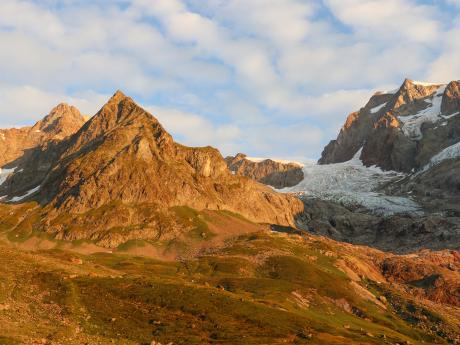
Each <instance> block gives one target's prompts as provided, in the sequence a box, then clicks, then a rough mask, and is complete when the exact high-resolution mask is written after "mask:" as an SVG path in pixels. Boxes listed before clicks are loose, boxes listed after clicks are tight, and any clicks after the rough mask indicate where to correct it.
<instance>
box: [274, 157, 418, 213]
mask: <svg viewBox="0 0 460 345" xmlns="http://www.w3.org/2000/svg"><path fill="white" fill-rule="evenodd" d="M361 152H362V149H360V150H359V151H358V152H357V153H356V154H355V156H354V157H353V158H352V159H351V160H349V161H348V162H344V163H337V164H327V165H318V164H313V163H310V164H305V166H304V167H303V173H304V179H303V181H301V182H300V183H299V184H298V185H296V186H294V187H289V188H284V189H282V190H281V192H285V193H297V194H299V195H300V196H306V197H314V198H319V199H325V200H331V201H335V202H339V203H341V204H343V205H345V206H352V207H364V208H366V209H368V210H370V211H371V212H373V213H375V214H380V215H392V214H398V213H411V214H421V213H422V212H421V209H420V206H419V205H418V204H417V203H415V202H414V201H412V200H411V199H409V198H404V197H396V196H388V195H385V194H383V193H380V192H377V191H376V190H377V189H378V187H379V186H380V185H381V184H383V183H386V182H389V181H393V180H395V179H401V178H404V177H405V176H406V175H404V174H401V173H398V172H395V171H383V170H381V169H380V168H378V167H375V166H372V167H365V166H364V165H363V164H362V162H361V160H360V158H359V157H360V155H361Z"/></svg>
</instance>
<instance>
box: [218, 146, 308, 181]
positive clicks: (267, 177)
mask: <svg viewBox="0 0 460 345" xmlns="http://www.w3.org/2000/svg"><path fill="white" fill-rule="evenodd" d="M225 161H226V162H227V166H228V168H229V169H230V171H232V172H233V173H234V174H236V175H240V176H246V177H249V178H251V179H253V180H256V181H258V182H261V183H263V184H266V185H269V186H272V187H274V188H277V189H280V188H285V187H292V186H295V185H296V184H298V183H299V182H300V181H302V180H303V178H304V175H303V171H302V166H301V165H299V164H297V163H287V162H278V161H274V160H272V159H264V160H261V161H257V162H255V161H252V160H250V159H247V156H246V155H245V154H242V153H238V154H237V155H236V156H235V157H232V156H229V157H226V158H225Z"/></svg>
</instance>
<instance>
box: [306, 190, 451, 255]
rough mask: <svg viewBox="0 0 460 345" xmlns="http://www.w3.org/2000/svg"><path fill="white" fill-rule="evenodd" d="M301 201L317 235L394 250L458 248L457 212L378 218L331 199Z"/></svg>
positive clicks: (312, 230) (411, 250)
mask: <svg viewBox="0 0 460 345" xmlns="http://www.w3.org/2000/svg"><path fill="white" fill-rule="evenodd" d="M304 203H305V213H304V215H303V217H304V222H305V224H307V226H308V229H309V232H311V233H313V234H316V235H322V236H327V237H330V238H333V239H334V240H337V241H343V242H349V243H353V244H360V245H367V246H371V247H375V248H378V249H381V250H384V251H390V252H396V253H410V252H415V251H418V250H421V249H427V248H429V249H433V250H440V249H446V248H449V249H454V250H457V251H458V250H460V217H459V215H460V212H459V213H456V212H454V211H453V210H452V212H447V211H448V210H444V212H445V213H444V214H443V213H433V214H425V215H419V216H412V215H404V214H399V215H392V216H386V217H381V216H377V215H373V214H369V213H367V212H363V211H357V210H353V209H351V208H347V207H344V206H342V205H339V204H337V203H334V202H331V201H324V200H318V199H310V198H305V199H304Z"/></svg>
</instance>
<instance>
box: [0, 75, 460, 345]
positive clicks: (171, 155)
mask: <svg viewBox="0 0 460 345" xmlns="http://www.w3.org/2000/svg"><path fill="white" fill-rule="evenodd" d="M459 111H460V109H459V103H458V84H457V83H450V84H449V85H446V86H443V85H422V84H420V83H416V82H411V81H409V80H406V81H405V82H404V85H403V86H402V87H401V88H400V89H399V90H397V91H394V92H387V93H379V94H376V95H374V96H373V97H372V98H371V100H370V101H369V103H368V104H367V105H366V106H365V107H364V108H363V109H361V110H360V111H359V112H356V113H353V114H351V115H350V116H349V118H348V119H347V121H346V124H345V125H344V127H343V129H342V131H341V133H340V134H339V137H338V139H337V140H336V141H332V142H331V143H330V144H329V145H328V146H327V147H326V149H325V151H324V152H323V157H322V158H321V160H320V163H321V165H316V164H311V163H305V164H299V163H296V162H289V161H280V160H276V159H256V158H251V157H247V156H246V155H244V154H241V153H240V154H237V155H236V156H234V157H233V156H231V157H227V158H226V159H224V158H223V157H222V156H221V154H220V153H219V151H218V150H216V149H214V148H212V147H200V148H196V147H187V146H184V145H181V144H179V143H177V142H175V141H174V139H173V138H172V136H171V135H170V134H169V133H168V132H167V131H166V130H165V129H164V128H163V127H162V125H161V124H160V123H159V122H158V121H157V119H156V118H155V117H154V116H153V115H151V114H149V113H148V112H146V111H145V110H144V109H143V108H141V107H140V106H138V105H137V104H136V103H135V102H134V101H133V100H132V99H131V98H129V97H127V96H126V95H124V94H123V93H122V92H120V91H118V92H116V93H115V94H114V95H113V96H112V97H111V98H110V99H109V100H108V102H107V103H106V104H105V105H104V106H103V107H102V108H101V109H100V110H99V112H97V114H95V115H94V116H92V117H91V118H90V119H86V118H84V117H83V116H82V115H81V114H80V112H79V111H78V110H77V109H76V108H74V107H72V106H69V105H66V104H60V105H58V106H57V107H55V108H54V109H53V110H52V111H51V112H50V114H49V115H47V116H46V117H45V118H44V119H43V120H41V121H39V122H38V123H37V124H35V125H34V126H32V127H25V128H20V129H5V130H0V144H1V145H0V168H1V169H0V276H1V279H0V287H1V289H0V290H1V291H0V329H1V332H0V344H50V345H51V344H81V343H86V344H104V345H105V344H107V345H108V344H113V343H118V342H119V343H120V344H121V343H123V344H148V343H150V344H157V345H161V343H163V344H168V343H173V344H215V343H221V344H281V343H295V344H310V343H311V344H356V345H357V344H388V343H391V344H404V343H405V344H422V343H425V344H428V343H429V344H435V343H436V344H448V343H451V344H458V343H460V336H459V334H460V321H459V320H460V318H459V315H460V309H459V307H460V288H459V287H460V255H459V252H458V249H459V248H460V202H459V201H460V200H459V195H460V188H459V186H460V183H459V176H460V174H459V172H460V166H459V164H460V163H459V158H458V152H459V150H458V149H457V146H458V145H459V142H460V136H459V132H458V129H459V127H458V124H459V122H458V121H460V115H459ZM305 135H308V134H307V133H306V134H305ZM371 165H377V166H378V167H375V166H373V167H370V166H371ZM395 170H396V171H395ZM267 185H269V186H270V187H269V186H267ZM275 189H278V190H275ZM357 244H360V245H362V246H357ZM364 245H365V246H364ZM369 247H375V248H378V249H381V250H384V251H385V252H383V251H380V250H378V249H375V248H369ZM432 250H437V251H432ZM397 253H398V254H397ZM400 254H404V255H400ZM152 338H154V339H155V340H152ZM157 340H158V341H157ZM160 341H161V343H160ZM171 341H172V342H171Z"/></svg>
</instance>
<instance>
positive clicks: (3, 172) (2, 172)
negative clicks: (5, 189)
mask: <svg viewBox="0 0 460 345" xmlns="http://www.w3.org/2000/svg"><path fill="white" fill-rule="evenodd" d="M16 169H17V167H15V168H11V169H4V168H3V169H2V168H0V186H1V185H2V184H3V183H4V182H5V181H6V179H7V178H8V176H10V175H11V174H13V173H14V171H15V170H16Z"/></svg>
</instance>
